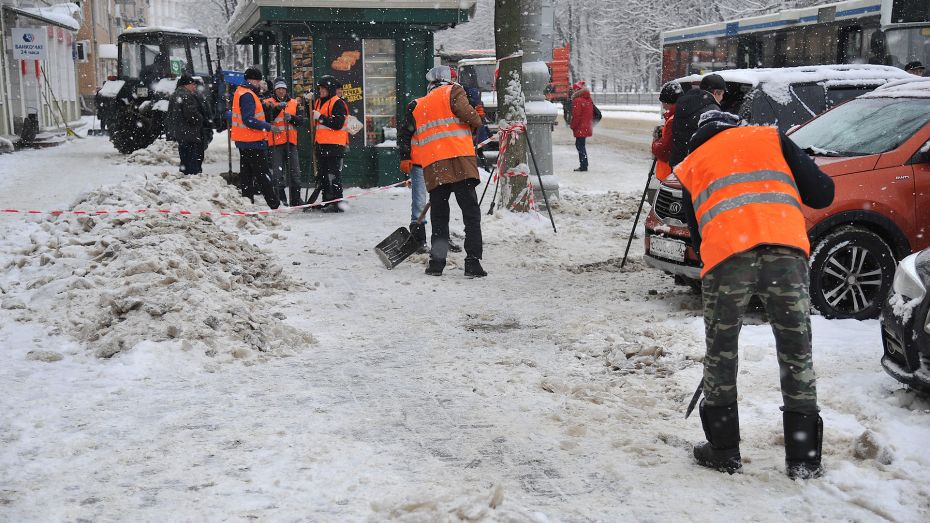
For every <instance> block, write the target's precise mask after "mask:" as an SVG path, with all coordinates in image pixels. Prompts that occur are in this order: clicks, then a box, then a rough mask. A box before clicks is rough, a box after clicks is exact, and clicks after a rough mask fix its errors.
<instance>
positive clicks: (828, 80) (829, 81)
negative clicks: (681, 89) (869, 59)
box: [678, 64, 913, 105]
mask: <svg viewBox="0 0 930 523" xmlns="http://www.w3.org/2000/svg"><path fill="white" fill-rule="evenodd" d="M707 74H718V75H720V76H722V77H723V79H724V80H725V81H727V82H731V83H739V84H749V85H750V86H752V87H756V86H761V88H762V91H763V92H765V94H767V95H769V97H771V98H772V99H773V100H774V101H776V102H778V103H780V104H782V105H787V104H789V103H791V100H792V97H794V96H795V95H793V94H792V92H791V91H792V89H791V86H792V85H795V84H807V83H810V84H821V85H824V86H826V87H838V86H841V85H842V86H853V85H863V86H868V87H877V86H880V85H882V84H884V83H885V82H889V81H892V80H895V79H904V78H908V77H913V75H912V74H910V73H906V72H904V71H903V70H901V69H898V68H897V67H891V66H887V65H869V64H844V65H811V66H803V67H781V68H770V69H727V70H723V71H715V72H713V73H707ZM705 76H707V75H702V74H692V75H690V76H685V77H683V78H679V79H678V83H693V84H697V83H700V81H701V79H702V78H704V77H705Z"/></svg>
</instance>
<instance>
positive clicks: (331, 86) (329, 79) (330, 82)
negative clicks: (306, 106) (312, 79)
mask: <svg viewBox="0 0 930 523" xmlns="http://www.w3.org/2000/svg"><path fill="white" fill-rule="evenodd" d="M316 84H317V85H318V86H320V87H325V88H326V90H327V91H329V95H330V96H333V95H334V94H336V89H339V87H340V85H339V80H336V77H335V76H332V75H328V74H325V75H323V76H321V77H320V78H319V79H318V80H317V81H316Z"/></svg>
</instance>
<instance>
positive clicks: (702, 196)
mask: <svg viewBox="0 0 930 523" xmlns="http://www.w3.org/2000/svg"><path fill="white" fill-rule="evenodd" d="M790 173H791V169H790V167H789V166H788V163H787V162H786V161H785V158H784V156H783V155H782V152H781V139H780V137H779V134H778V130H777V129H775V128H774V127H737V128H734V129H727V130H725V131H722V132H720V133H719V134H717V135H716V136H714V137H713V138H711V139H710V140H708V141H707V142H705V143H704V144H703V145H701V146H700V147H698V148H697V150H695V151H694V152H692V153H691V154H690V155H688V157H687V158H685V160H684V161H683V162H682V163H680V164H678V166H676V167H675V175H676V176H677V177H678V179H679V180H680V181H681V183H682V185H684V187H685V189H687V190H688V192H689V193H690V194H691V198H692V201H693V203H694V211H695V215H696V217H697V220H698V225H699V227H700V232H701V237H702V241H701V259H702V261H703V262H704V268H703V270H702V271H701V276H704V275H705V274H707V272H708V271H710V270H711V269H713V268H714V267H716V266H717V265H719V264H720V263H721V262H723V261H724V260H726V259H727V258H729V257H730V256H733V255H734V254H738V253H741V252H745V251H748V250H750V249H752V248H754V247H757V246H759V245H783V246H787V247H794V248H797V249H798V250H800V251H803V252H804V253H805V254H809V253H810V242H809V239H808V237H807V224H806V223H805V221H804V214H803V212H802V208H801V196H800V195H799V194H798V189H797V186H796V184H795V181H794V177H793V176H792V175H791V174H790Z"/></svg>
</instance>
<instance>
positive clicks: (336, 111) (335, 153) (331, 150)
mask: <svg viewBox="0 0 930 523" xmlns="http://www.w3.org/2000/svg"><path fill="white" fill-rule="evenodd" d="M330 98H331V97H330V96H327V97H326V98H320V99H319V100H320V107H323V106H324V105H326V102H328V101H329V99H330ZM348 117H349V106H348V103H347V102H346V101H345V100H342V103H335V104H333V115H332V116H331V117H326V116H323V115H320V119H319V120H317V122H316V125H317V126H318V127H319V126H321V125H325V126H326V127H329V128H330V129H335V130H339V129H342V127H343V126H344V125H345V123H346V118H348ZM349 139H350V140H351V139H352V138H351V136H350V137H349ZM316 153H317V155H319V156H332V157H335V158H343V157H344V156H345V155H346V148H345V146H343V145H336V144H333V143H318V144H316Z"/></svg>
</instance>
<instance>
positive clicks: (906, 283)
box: [894, 254, 927, 300]
mask: <svg viewBox="0 0 930 523" xmlns="http://www.w3.org/2000/svg"><path fill="white" fill-rule="evenodd" d="M916 260H917V254H912V255H910V256H908V257H907V258H904V259H903V260H901V263H899V264H898V270H897V271H895V273H894V292H895V293H896V294H900V295H902V296H904V297H905V298H908V299H909V300H923V299H924V296H925V295H926V294H927V288H926V287H925V286H924V284H923V282H922V281H921V280H920V275H918V274H917V268H916V265H915V262H916Z"/></svg>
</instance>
